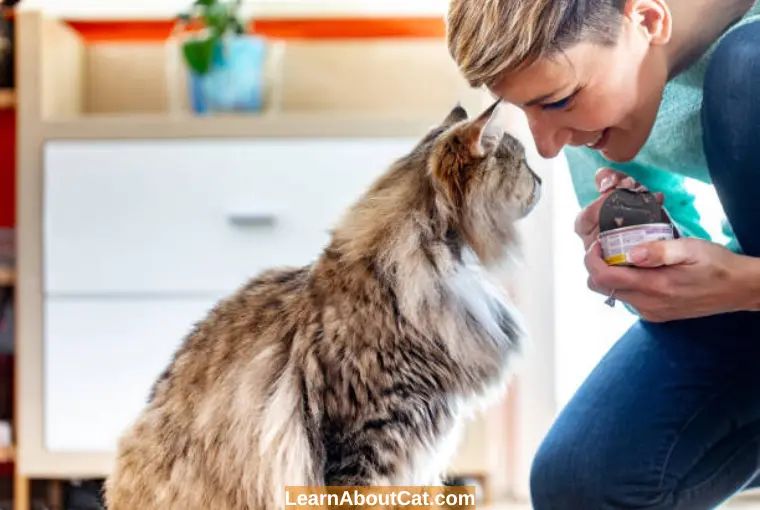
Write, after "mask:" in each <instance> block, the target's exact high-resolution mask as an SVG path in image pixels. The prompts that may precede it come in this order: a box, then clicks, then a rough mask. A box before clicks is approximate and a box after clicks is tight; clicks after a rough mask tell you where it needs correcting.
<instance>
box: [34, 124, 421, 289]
mask: <svg viewBox="0 0 760 510" xmlns="http://www.w3.org/2000/svg"><path fill="white" fill-rule="evenodd" d="M414 142H415V141H414V140H410V139H403V138H399V139H394V138H386V139H351V138H348V139H262V140H241V141H236V140H221V141H220V140H180V141H166V140H157V141H103V142H93V141H86V142H74V141H57V142H51V143H48V144H47V145H46V147H45V169H44V178H45V184H44V225H43V228H44V239H43V241H44V277H45V278H44V281H45V292H46V293H47V294H48V295H72V294H75V295H88V294H89V295H97V294H157V295H190V294H197V295H205V294H209V293H213V294H216V293H218V292H220V291H222V292H227V291H230V290H232V289H234V288H237V287H238V286H239V285H240V284H241V283H242V282H243V281H244V280H245V279H246V278H248V277H250V276H251V275H253V274H255V273H257V272H259V271H261V270H263V269H266V268H268V267H271V266H277V265H283V264H288V265H290V264H294V265H300V264H305V263H308V262H310V261H311V260H313V259H314V258H315V257H316V256H317V255H318V253H319V251H320V249H321V248H322V247H323V246H324V244H325V243H326V241H327V240H328V235H329V232H328V231H329V229H330V228H331V227H332V226H333V225H334V223H335V221H336V220H337V219H338V218H339V217H340V215H341V214H342V213H343V212H344V211H345V209H346V207H347V206H348V205H350V204H351V203H352V202H353V201H355V200H356V199H357V198H358V197H359V196H360V194H361V193H363V192H364V191H365V189H366V188H367V186H368V185H369V184H370V183H371V182H372V181H373V180H374V179H375V178H376V177H377V176H378V175H379V174H380V173H381V172H383V171H384V170H385V168H387V166H388V165H389V164H390V163H391V162H392V161H393V160H394V159H396V158H397V157H398V156H400V155H402V154H404V153H406V152H407V151H408V150H409V149H410V148H411V147H412V144H413V143H414Z"/></svg>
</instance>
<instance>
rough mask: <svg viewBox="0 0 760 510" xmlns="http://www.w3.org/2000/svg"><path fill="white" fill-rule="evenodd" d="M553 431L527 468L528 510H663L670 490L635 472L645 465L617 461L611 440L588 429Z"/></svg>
mask: <svg viewBox="0 0 760 510" xmlns="http://www.w3.org/2000/svg"><path fill="white" fill-rule="evenodd" d="M557 425H558V424H555V428H554V429H553V430H552V431H550V433H549V435H548V436H547V437H546V439H544V442H543V443H542V445H541V447H540V448H539V450H538V452H537V453H536V455H535V457H534V459H533V463H532V466H531V473H530V493H531V502H532V505H533V508H534V510H579V509H587V508H588V509H594V510H613V509H619V508H629V509H635V508H640V509H647V510H650V509H655V508H668V507H667V504H668V502H669V501H670V500H671V499H672V492H671V490H670V489H671V487H669V486H668V484H665V483H661V480H660V478H659V477H658V476H655V470H652V469H643V468H642V467H641V466H645V465H646V464H647V462H646V461H645V460H642V459H640V458H638V457H637V456H635V455H627V456H626V455H621V454H620V451H619V448H618V447H617V446H616V445H615V444H613V443H611V442H610V436H614V434H610V433H608V432H609V431H608V432H605V431H603V430H597V431H594V427H593V426H592V425H590V424H589V425H588V426H582V425H581V424H577V426H575V427H572V428H566V427H564V426H563V425H567V424H566V423H565V424H562V422H561V421H560V423H559V425H560V427H559V428H558V427H557ZM613 441H614V440H613ZM620 441H622V442H625V439H624V438H620ZM642 446H643V447H644V448H645V445H642ZM621 459H626V461H625V462H621Z"/></svg>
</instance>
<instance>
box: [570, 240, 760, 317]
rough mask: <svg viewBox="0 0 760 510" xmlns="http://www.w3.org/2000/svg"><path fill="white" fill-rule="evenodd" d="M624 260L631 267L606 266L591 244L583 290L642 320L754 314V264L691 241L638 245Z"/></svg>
mask: <svg viewBox="0 0 760 510" xmlns="http://www.w3.org/2000/svg"><path fill="white" fill-rule="evenodd" d="M630 257H631V262H632V263H634V264H635V265H636V267H623V266H608V265H607V263H606V262H605V261H604V259H603V258H602V253H601V247H600V245H599V243H598V242H597V243H594V244H592V246H591V249H589V250H588V252H587V253H586V258H585V264H586V268H587V269H588V272H589V280H588V285H589V288H591V289H592V290H594V291H597V292H599V293H601V294H604V295H606V296H609V295H610V294H611V293H612V291H613V290H614V291H615V299H618V300H620V301H624V302H625V303H628V304H629V305H631V306H632V307H633V308H634V309H635V310H636V311H637V312H638V313H639V315H641V317H642V318H643V319H645V320H648V321H651V322H664V321H670V320H677V319H687V318H694V317H702V316H706V315H713V314H718V313H726V312H736V311H742V310H756V311H760V259H756V258H751V257H746V256H743V255H738V254H736V253H733V252H732V251H730V250H728V249H727V248H725V247H723V246H721V245H719V244H715V243H713V242H710V241H705V240H702V239H692V238H681V239H673V240H667V241H652V242H649V243H644V244H641V245H639V246H637V247H636V248H634V249H633V250H631V252H630Z"/></svg>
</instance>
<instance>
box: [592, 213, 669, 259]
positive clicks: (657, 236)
mask: <svg viewBox="0 0 760 510" xmlns="http://www.w3.org/2000/svg"><path fill="white" fill-rule="evenodd" d="M673 238H674V235H673V225H670V224H667V223H648V224H645V225H633V226H630V227H622V228H616V229H614V230H608V231H607V232H602V233H601V234H600V235H599V242H600V243H601V245H602V256H603V257H604V261H605V262H607V264H608V265H610V266H621V265H632V264H630V263H629V262H628V252H630V251H631V249H633V247H634V246H636V245H638V244H641V243H646V242H649V241H660V240H664V239H673Z"/></svg>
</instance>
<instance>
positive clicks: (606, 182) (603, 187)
mask: <svg viewBox="0 0 760 510" xmlns="http://www.w3.org/2000/svg"><path fill="white" fill-rule="evenodd" d="M614 185H615V178H614V177H613V176H611V175H609V176H607V177H605V178H604V179H602V182H601V183H599V192H600V193H604V192H605V191H607V190H609V189H610V188H611V187H612V186H614Z"/></svg>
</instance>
